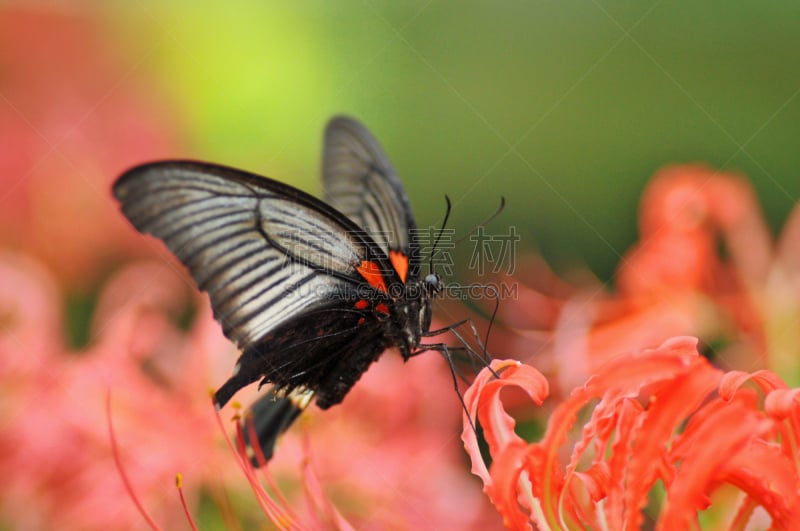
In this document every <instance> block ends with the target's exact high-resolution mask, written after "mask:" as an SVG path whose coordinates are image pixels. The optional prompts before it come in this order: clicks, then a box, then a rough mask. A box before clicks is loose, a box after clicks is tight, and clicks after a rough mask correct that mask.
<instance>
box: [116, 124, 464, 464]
mask: <svg viewBox="0 0 800 531" xmlns="http://www.w3.org/2000/svg"><path fill="white" fill-rule="evenodd" d="M322 174H323V181H324V185H325V199H326V201H327V202H322V201H320V200H318V199H316V198H314V197H312V196H310V195H308V194H306V193H305V192H302V191H300V190H298V189H296V188H293V187H291V186H289V185H286V184H283V183H280V182H278V181H274V180H272V179H268V178H266V177H261V176H258V175H254V174H251V173H247V172H244V171H240V170H236V169H232V168H228V167H224V166H218V165H214V164H207V163H202V162H192V161H164V162H154V163H150V164H144V165H142V166H138V167H135V168H133V169H131V170H129V171H128V172H126V173H125V174H124V175H122V176H121V177H120V178H119V179H118V180H117V182H116V183H115V184H114V195H115V196H116V198H117V199H118V200H119V202H120V203H121V205H122V211H123V213H124V214H125V216H127V218H128V219H129V220H130V222H131V223H132V224H133V226H134V227H136V228H137V229H138V230H139V231H141V232H144V233H149V234H152V235H154V236H156V237H158V238H160V239H162V240H163V241H164V242H165V243H166V245H167V247H169V249H170V250H171V251H172V252H173V253H175V255H176V256H177V257H178V258H179V259H180V260H181V262H183V263H184V264H185V265H186V267H187V268H188V269H189V271H190V272H191V274H192V276H193V277H194V279H195V281H196V282H197V285H198V286H199V288H200V289H201V290H204V291H207V292H208V294H209V296H210V298H211V306H212V308H213V310H214V317H215V318H216V319H217V320H218V321H219V322H220V323H221V324H222V329H223V332H224V333H225V335H226V336H227V337H228V338H230V339H231V340H232V341H233V342H235V343H236V345H237V346H238V347H239V349H240V350H241V356H240V358H239V360H238V362H237V364H236V368H235V369H234V373H233V376H231V377H230V379H229V380H228V381H227V382H225V384H224V385H223V386H222V387H220V388H219V390H218V391H217V392H216V394H215V401H216V404H217V406H218V407H220V408H221V407H222V406H224V405H225V404H226V403H227V402H228V401H229V400H230V398H231V397H232V396H233V395H234V394H235V393H236V392H237V391H238V390H239V389H241V388H242V387H244V386H246V385H248V384H251V383H253V382H256V381H259V380H260V381H261V384H262V385H263V384H265V383H270V384H272V389H271V391H270V393H268V394H267V396H266V397H265V398H263V399H262V400H261V401H259V402H258V403H257V404H256V405H255V406H254V407H253V413H254V423H255V429H256V433H257V436H258V439H259V443H260V447H261V450H262V452H263V454H264V456H265V457H266V459H269V458H270V457H271V455H272V451H273V447H274V443H275V441H276V439H277V437H278V435H280V434H281V433H282V432H283V431H284V430H285V429H286V428H287V427H288V426H289V425H290V424H291V423H292V422H293V421H294V419H295V418H296V417H297V416H298V415H299V414H300V412H301V411H302V410H303V409H304V408H305V407H306V406H307V405H308V404H309V403H310V401H311V400H312V398H314V397H316V402H317V405H318V406H319V407H320V408H322V409H327V408H329V407H331V406H333V405H335V404H338V403H339V402H341V401H342V399H343V398H344V397H345V395H346V394H347V392H348V391H349V390H350V388H351V387H352V386H353V385H354V384H355V383H356V381H357V380H358V379H359V378H360V377H361V375H362V374H363V373H364V371H366V370H367V368H368V367H369V365H370V364H371V363H372V362H373V361H375V360H377V359H378V357H379V356H380V355H381V353H383V352H384V351H385V350H386V349H387V348H389V347H396V348H397V349H398V350H399V352H400V354H401V355H402V356H403V358H404V359H406V360H407V359H409V358H411V357H412V356H415V355H417V354H420V353H422V352H425V351H427V350H438V351H440V352H444V353H445V354H446V355H447V356H448V357H449V350H448V347H447V346H446V345H444V344H441V343H437V344H425V345H423V344H421V339H422V338H423V337H427V336H432V335H436V334H440V333H442V332H443V331H445V330H451V329H452V327H448V328H447V329H443V330H437V331H431V330H430V324H431V303H432V300H433V298H434V297H435V296H436V295H437V294H438V293H440V291H441V290H442V289H443V284H442V281H441V279H440V277H439V276H438V275H436V274H435V273H433V272H430V273H429V274H427V275H426V276H425V277H424V278H421V276H420V263H419V262H420V245H419V241H418V238H417V231H416V225H415V222H414V216H413V214H412V211H411V205H410V204H409V201H408V197H407V196H406V193H405V190H404V189H403V186H402V184H401V183H400V180H399V179H398V177H397V174H396V173H395V171H394V169H393V168H392V166H391V164H390V162H389V159H388V158H387V156H386V154H385V153H384V152H383V150H382V149H381V147H380V145H379V144H378V142H377V141H376V140H375V138H374V137H373V136H372V135H371V134H370V133H369V132H368V131H367V129H366V128H365V127H364V126H362V125H361V124H360V123H358V122H356V121H355V120H353V119H350V118H346V117H337V118H334V119H333V120H331V121H330V123H329V124H328V126H327V128H326V130H325V147H324V154H323V165H322ZM460 324H463V323H456V324H455V325H453V326H459V325H460ZM460 349H461V350H464V349H465V347H460Z"/></svg>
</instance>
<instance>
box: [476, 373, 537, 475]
mask: <svg viewBox="0 0 800 531" xmlns="http://www.w3.org/2000/svg"><path fill="white" fill-rule="evenodd" d="M490 367H491V370H489V369H487V368H484V369H483V370H482V371H481V372H480V373H479V374H478V376H477V378H476V379H475V382H474V383H473V384H472V386H470V388H469V389H468V390H467V392H466V393H464V403H465V404H466V406H467V412H468V413H469V415H470V417H472V418H474V419H478V421H479V422H480V424H481V427H482V428H483V434H484V437H485V438H486V441H487V443H488V444H489V449H490V451H491V452H492V455H494V453H495V452H498V451H500V450H501V449H502V448H504V447H505V446H507V445H508V444H511V443H514V442H521V439H520V438H519V436H517V434H516V433H514V425H515V421H514V419H513V418H512V417H511V416H510V415H508V414H507V413H506V412H505V411H504V409H503V404H502V402H501V400H500V391H502V390H503V388H505V387H507V386H514V387H518V388H519V389H522V390H523V391H524V392H525V393H527V394H528V396H529V397H530V398H531V400H533V401H534V402H535V403H536V404H541V403H542V402H543V401H544V399H545V398H546V397H547V394H548V392H549V387H548V383H547V379H545V377H544V376H542V374H541V373H540V372H539V371H537V370H536V369H534V368H533V367H531V366H529V365H522V364H520V363H519V362H518V361H514V360H494V361H492V364H491V366H490ZM496 375H499V376H500V378H499V379H496V378H495V376H496ZM467 412H465V414H464V415H465V417H464V423H463V424H464V428H463V430H462V433H461V439H462V441H464V446H465V448H466V449H467V453H468V454H469V456H470V458H471V459H472V473H473V474H475V475H477V476H479V477H480V478H481V479H482V480H483V483H484V488H486V487H488V486H489V485H490V484H491V478H490V475H489V471H488V469H487V468H486V464H485V463H484V461H483V458H482V457H481V453H480V449H479V447H478V439H477V437H476V434H475V432H474V430H473V429H472V425H471V424H470V420H469V418H467V417H466V415H467Z"/></svg>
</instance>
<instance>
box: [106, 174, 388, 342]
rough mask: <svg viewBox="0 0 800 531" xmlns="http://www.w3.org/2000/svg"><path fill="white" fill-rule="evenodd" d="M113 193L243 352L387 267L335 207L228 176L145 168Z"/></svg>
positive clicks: (276, 185) (260, 180)
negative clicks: (205, 297) (202, 294)
mask: <svg viewBox="0 0 800 531" xmlns="http://www.w3.org/2000/svg"><path fill="white" fill-rule="evenodd" d="M114 195H115V196H116V197H117V199H118V200H119V201H120V203H121V205H122V211H123V213H124V214H125V216H126V217H127V218H128V219H129V220H130V221H131V223H132V224H133V225H134V226H135V227H136V228H137V229H138V230H139V231H141V232H145V233H149V234H152V235H154V236H156V237H158V238H160V239H161V240H163V241H164V243H165V244H166V245H167V247H168V248H169V249H170V250H171V251H172V252H173V253H174V254H175V255H176V256H177V257H178V258H179V259H180V260H181V262H183V263H184V264H185V265H186V267H187V268H188V269H189V271H190V272H191V274H192V276H193V277H194V279H195V281H196V282H197V284H198V286H199V287H200V289H202V290H204V291H207V292H208V293H209V296H210V298H211V305H212V307H213V310H214V316H215V318H216V319H217V320H218V321H219V322H220V323H221V324H222V328H223V331H224V333H225V335H226V336H227V337H228V338H230V339H231V340H233V341H234V342H235V343H236V344H237V345H238V346H239V348H240V349H241V350H246V349H247V348H248V347H249V346H251V345H252V344H254V343H256V342H257V341H258V340H259V339H261V338H263V337H264V336H266V335H267V334H269V333H270V332H271V331H273V330H275V329H276V328H278V327H279V326H280V325H282V324H284V323H286V322H287V321H290V320H291V319H293V318H295V317H297V316H298V315H301V314H304V313H307V312H311V311H315V310H318V309H320V308H325V307H330V306H332V305H336V304H338V303H339V302H337V301H340V300H341V298H342V297H343V295H342V293H343V292H346V291H347V289H348V288H353V289H356V288H360V289H363V288H364V287H365V284H366V282H365V279H364V276H363V274H362V273H359V267H360V265H361V264H363V263H370V264H377V266H376V267H377V269H379V270H380V269H383V270H386V268H387V267H390V266H389V265H388V262H387V259H386V257H385V256H384V255H383V253H382V251H381V250H380V248H378V247H377V245H376V244H375V243H374V242H372V241H371V240H370V239H369V237H368V236H366V235H365V234H364V233H363V232H362V231H359V229H358V227H357V226H356V225H355V224H354V223H353V222H352V221H350V220H349V219H347V218H345V217H344V216H343V215H342V214H340V213H339V212H337V211H336V210H335V209H333V208H331V207H329V206H328V205H326V204H325V203H323V202H321V201H319V200H318V199H316V198H314V197H312V196H310V195H308V194H306V193H304V192H301V191H300V190H297V189H295V188H293V187H291V186H288V185H285V184H283V183H280V182H277V181H274V180H272V179H268V178H266V177H260V176H257V175H253V174H249V173H246V172H242V171H239V170H235V169H232V168H227V167H224V166H217V165H212V164H206V163H200V162H191V161H167V162H157V163H151V164H146V165H143V166H139V167H136V168H134V169H132V170H130V171H128V172H127V173H125V174H124V175H122V176H121V177H120V178H119V179H118V180H117V182H116V183H115V185H114ZM366 287H367V288H368V287H369V285H368V284H367V286H366Z"/></svg>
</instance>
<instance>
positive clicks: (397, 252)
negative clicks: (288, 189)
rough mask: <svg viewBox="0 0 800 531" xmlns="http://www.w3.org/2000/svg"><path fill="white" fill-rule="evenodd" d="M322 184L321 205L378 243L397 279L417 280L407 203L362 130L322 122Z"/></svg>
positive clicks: (339, 121) (346, 122)
mask: <svg viewBox="0 0 800 531" xmlns="http://www.w3.org/2000/svg"><path fill="white" fill-rule="evenodd" d="M322 179H323V183H324V186H325V200H326V201H327V202H328V203H330V204H331V205H332V206H334V207H335V208H337V209H338V210H339V211H341V212H342V213H343V214H344V215H346V216H347V217H349V218H350V219H351V220H353V221H354V222H355V223H356V224H357V225H359V226H360V227H362V228H363V229H364V230H365V231H366V232H367V233H368V234H369V235H370V236H371V237H372V239H373V240H374V241H375V242H377V243H378V245H379V246H380V247H381V248H382V249H383V251H384V252H385V253H386V255H387V256H389V257H390V258H391V260H392V263H393V266H394V268H395V270H396V271H397V272H398V274H399V275H400V277H401V278H402V280H403V281H404V282H408V281H411V280H414V279H416V278H418V277H419V265H418V256H417V255H418V244H417V241H416V224H415V222H414V214H413V212H412V210H411V203H410V202H409V200H408V196H407V195H406V191H405V189H404V188H403V184H402V183H401V182H400V179H399V178H398V176H397V173H396V172H395V170H394V168H393V167H392V164H391V162H390V161H389V158H388V157H387V156H386V153H385V152H384V151H383V149H382V148H381V146H380V144H379V143H378V141H377V140H376V139H375V137H373V136H372V134H371V133H370V132H369V131H368V130H367V128H366V127H364V126H363V125H361V124H360V123H359V122H357V121H355V120H353V119H352V118H348V117H345V116H340V117H337V118H334V119H332V120H331V121H330V122H329V123H328V126H327V127H326V129H325V146H324V151H323V158H322ZM409 261H410V263H409Z"/></svg>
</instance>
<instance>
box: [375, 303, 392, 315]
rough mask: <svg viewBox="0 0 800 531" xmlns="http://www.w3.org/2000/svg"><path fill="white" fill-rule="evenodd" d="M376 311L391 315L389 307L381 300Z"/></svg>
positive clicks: (376, 306)
mask: <svg viewBox="0 0 800 531" xmlns="http://www.w3.org/2000/svg"><path fill="white" fill-rule="evenodd" d="M375 311H376V312H379V313H385V314H386V315H389V307H388V306H386V305H385V304H384V303H382V302H379V303H378V304H376V305H375Z"/></svg>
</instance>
